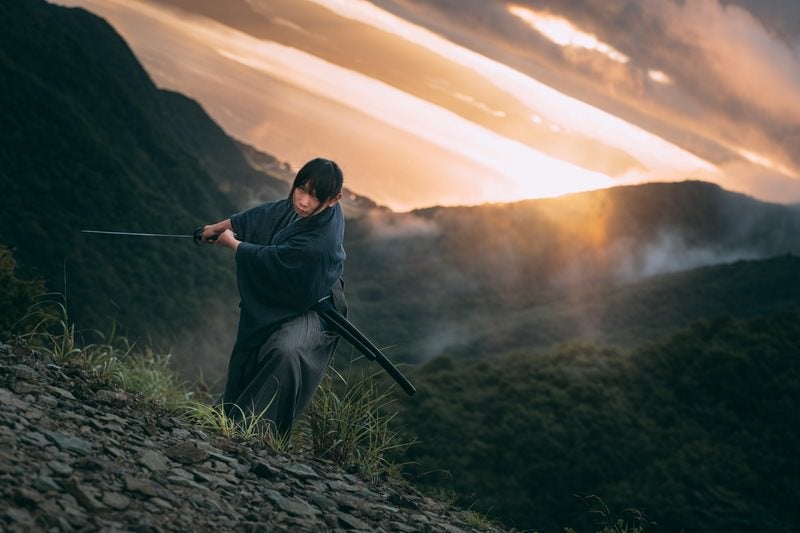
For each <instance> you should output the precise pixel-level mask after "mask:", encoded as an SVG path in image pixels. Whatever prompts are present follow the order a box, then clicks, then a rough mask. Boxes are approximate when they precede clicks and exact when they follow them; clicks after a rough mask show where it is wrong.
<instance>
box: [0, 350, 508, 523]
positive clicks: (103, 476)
mask: <svg viewBox="0 0 800 533" xmlns="http://www.w3.org/2000/svg"><path fill="white" fill-rule="evenodd" d="M0 402H2V406H3V409H2V411H0V529H2V530H3V531H14V532H17V531H18V532H30V531H52V530H58V531H94V530H103V531H179V532H185V531H286V532H293V531H333V530H360V531H379V530H380V531H387V532H388V531H397V532H406V533H408V532H413V531H450V532H457V531H476V530H475V529H474V528H472V527H470V526H469V525H467V523H466V516H465V514H464V513H463V512H461V511H458V510H455V509H451V508H449V507H448V506H447V505H445V504H443V503H441V502H438V501H435V500H432V499H431V498H428V497H425V496H423V495H421V494H419V493H418V492H416V491H415V490H413V489H412V488H410V487H409V486H408V485H406V484H404V483H401V482H399V481H397V480H391V479H385V480H381V481H377V482H368V481H365V480H363V479H360V478H358V477H356V476H353V475H351V474H347V473H345V472H342V471H340V470H339V469H337V468H336V467H334V466H332V465H331V464H329V463H324V462H320V461H315V460H310V459H307V458H303V457H296V456H289V455H280V454H275V453H273V452H270V451H267V450H264V449H255V448H252V447H247V446H243V445H240V444H237V443H235V442H232V441H228V440H225V439H221V438H215V437H213V436H211V435H208V434H205V433H203V432H201V431H198V430H196V429H193V428H192V427H189V426H187V425H186V424H184V423H183V422H182V421H181V420H180V419H178V418H176V416H175V415H174V414H172V413H169V412H164V411H161V410H159V409H157V408H154V407H153V406H151V405H145V404H142V403H139V402H138V401H136V399H135V398H133V397H131V396H130V395H128V394H126V393H122V392H119V391H116V390H112V389H109V388H108V386H107V385H104V384H102V383H100V382H97V381H94V380H92V379H90V378H88V377H87V375H86V374H85V373H84V372H83V371H81V370H79V369H77V368H75V367H59V366H57V365H54V364H52V361H47V360H44V359H41V358H38V357H36V356H33V355H31V354H30V353H26V352H24V351H22V350H21V349H15V348H11V347H10V346H8V345H5V344H0ZM484 530H485V529H484ZM489 530H490V531H495V529H493V528H490V529H489Z"/></svg>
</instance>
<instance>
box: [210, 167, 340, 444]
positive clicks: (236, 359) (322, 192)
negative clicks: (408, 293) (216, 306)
mask: <svg viewBox="0 0 800 533" xmlns="http://www.w3.org/2000/svg"><path fill="white" fill-rule="evenodd" d="M342 183H343V174H342V171H341V169H340V168H339V166H338V165H337V164H336V163H335V162H333V161H330V160H328V159H322V158H317V159H313V160H311V161H309V162H308V163H306V164H305V165H304V166H303V168H301V169H300V171H299V172H298V173H297V176H296V177H295V180H294V183H293V184H292V188H291V191H290V192H289V196H288V197H287V198H284V199H283V200H279V201H277V202H271V203H265V204H262V205H259V206H257V207H253V208H251V209H248V210H246V211H243V212H241V213H237V214H235V215H232V216H231V217H230V218H229V219H226V220H223V221H221V222H218V223H216V224H210V225H207V226H204V227H203V232H202V240H203V242H209V243H211V242H213V243H216V244H218V245H220V246H225V247H228V248H230V249H232V250H234V252H235V257H236V278H237V283H238V287H239V296H240V303H239V307H240V315H239V326H238V330H237V333H236V342H235V344H234V347H233V351H232V353H231V357H230V361H229V363H228V375H227V378H226V382H225V391H224V393H223V395H222V397H221V399H220V401H221V403H222V405H223V408H224V409H225V412H226V414H227V415H228V416H230V417H232V418H233V419H236V420H238V419H241V417H242V415H246V416H252V415H253V414H256V415H259V414H261V413H262V412H263V413H264V418H263V420H265V421H267V423H271V424H274V427H275V428H276V429H277V430H278V432H280V433H287V432H288V431H289V430H290V429H291V427H292V424H293V423H294V422H295V420H297V418H298V417H299V416H300V414H301V413H302V412H303V410H304V409H305V408H306V407H307V406H308V404H309V403H310V402H311V399H312V398H313V396H314V393H315V392H316V390H317V388H318V387H319V384H320V382H321V381H322V378H323V377H324V375H325V372H326V371H327V368H328V365H329V364H330V361H331V358H332V356H333V352H334V350H335V348H336V344H337V341H338V338H339V337H338V335H337V334H335V333H333V332H331V331H329V330H328V328H327V327H326V323H325V322H324V320H323V319H322V317H321V316H320V315H319V314H317V312H316V311H315V310H314V309H313V307H314V306H315V304H317V303H318V302H319V301H320V300H321V299H323V298H325V297H331V300H332V303H333V305H334V307H335V308H336V309H337V310H338V311H339V312H340V313H342V314H345V313H346V302H345V298H344V290H343V288H344V284H343V282H342V280H341V275H342V272H343V264H344V260H345V251H344V246H343V243H342V241H343V239H344V215H343V214H342V207H341V205H340V204H339V200H340V199H341V196H342V193H341V191H342Z"/></svg>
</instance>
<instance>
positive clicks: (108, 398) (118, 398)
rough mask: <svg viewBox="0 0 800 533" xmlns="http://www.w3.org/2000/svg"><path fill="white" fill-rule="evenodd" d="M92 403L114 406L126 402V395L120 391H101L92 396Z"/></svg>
mask: <svg viewBox="0 0 800 533" xmlns="http://www.w3.org/2000/svg"><path fill="white" fill-rule="evenodd" d="M94 401H96V402H100V403H106V404H110V405H116V404H121V403H125V402H126V401H128V395H127V394H125V393H124V392H120V391H110V390H106V389H101V390H99V391H97V392H96V393H95V394H94Z"/></svg>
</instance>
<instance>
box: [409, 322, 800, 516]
mask: <svg viewBox="0 0 800 533" xmlns="http://www.w3.org/2000/svg"><path fill="white" fill-rule="evenodd" d="M411 376H412V380H413V381H414V383H415V384H416V385H417V388H418V394H417V395H416V396H414V398H412V399H409V400H407V401H403V402H401V403H399V404H398V405H400V406H401V407H403V409H402V410H401V412H402V416H401V419H402V422H403V423H404V424H405V425H406V426H407V430H408V432H409V433H410V434H413V435H415V436H416V437H417V438H418V439H419V440H418V443H417V444H416V445H415V446H413V447H412V448H411V449H410V450H409V451H408V452H407V453H406V454H405V455H404V456H403V460H404V461H407V471H408V472H409V475H411V476H412V477H413V478H414V479H415V480H416V482H418V483H421V484H424V485H428V486H429V487H432V488H435V489H436V490H442V489H443V488H447V489H450V490H455V491H457V493H458V494H459V502H460V503H461V504H465V505H469V504H472V505H474V506H475V508H478V509H480V510H482V511H488V512H491V513H492V514H494V515H496V516H500V517H503V518H504V519H505V520H506V523H507V524H509V525H514V526H517V527H520V528H523V529H527V530H530V529H533V530H538V531H561V530H562V529H563V527H564V526H572V527H578V530H579V531H592V529H591V527H592V524H591V522H590V520H591V519H590V518H589V517H588V515H586V512H585V505H584V504H583V502H582V501H581V500H580V499H579V498H576V496H589V495H598V496H600V497H601V498H603V500H604V501H605V502H606V504H608V505H609V507H610V508H611V509H612V510H613V512H615V513H620V512H621V511H623V510H624V509H626V508H631V507H632V508H635V509H637V510H639V511H641V512H643V513H644V515H645V517H646V518H647V519H648V521H652V522H655V523H657V524H658V527H657V528H649V529H648V531H682V530H685V531H698V532H699V531H708V532H719V531H771V532H779V531H792V530H794V529H795V528H796V527H797V525H798V524H800V513H798V511H797V506H796V505H795V503H794V502H795V501H796V500H797V498H798V497H800V471H799V470H798V468H797V458H796V445H795V443H796V442H797V441H798V439H799V438H800V416H798V411H797V409H796V408H795V406H796V405H797V403H798V402H800V312H798V308H797V307H795V310H793V311H786V312H782V313H777V314H773V315H769V316H766V317H762V318H755V319H751V320H745V321H737V320H733V319H730V318H722V319H718V320H712V321H704V322H698V323H696V324H694V325H693V326H692V327H690V328H688V329H686V330H684V331H682V332H680V333H677V334H675V335H674V336H672V337H671V338H669V339H667V340H664V341H662V342H659V343H654V344H649V345H644V346H642V347H640V348H638V349H636V350H632V351H619V350H611V349H600V348H596V347H592V346H590V345H573V346H566V347H562V348H560V349H558V350H554V351H548V352H537V351H531V350H524V349H520V350H518V351H516V352H515V353H513V354H510V355H507V356H504V357H500V358H497V359H489V360H482V361H479V362H472V363H460V362H459V361H458V360H454V359H452V358H441V359H437V360H435V361H433V362H431V363H429V364H428V365H425V366H423V367H421V368H419V369H416V370H414V371H413V372H412V374H411Z"/></svg>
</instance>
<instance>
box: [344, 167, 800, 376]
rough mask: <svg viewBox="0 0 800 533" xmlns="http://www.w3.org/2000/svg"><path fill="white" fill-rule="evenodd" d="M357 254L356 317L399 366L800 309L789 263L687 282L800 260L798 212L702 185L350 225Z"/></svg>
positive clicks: (437, 211)
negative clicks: (722, 316) (713, 317)
mask: <svg viewBox="0 0 800 533" xmlns="http://www.w3.org/2000/svg"><path fill="white" fill-rule="evenodd" d="M348 252H349V259H348V262H347V266H346V272H345V274H346V278H347V279H349V280H352V282H351V283H350V289H351V290H350V291H349V295H350V299H351V301H352V302H353V303H354V305H353V314H354V319H355V320H357V321H359V322H360V323H363V325H364V328H365V329H367V330H368V331H369V332H371V333H372V334H373V335H374V336H375V337H377V339H378V340H379V342H380V343H383V344H386V345H392V348H391V352H392V353H394V354H396V356H397V358H398V359H406V360H417V361H418V360H424V359H427V358H429V357H432V356H436V355H440V354H463V355H475V356H486V355H495V354H497V353H498V352H501V351H504V350H507V349H511V348H515V347H517V346H547V345H552V344H557V343H559V342H563V341H568V340H574V339H584V340H600V341H603V342H614V343H623V344H635V343H637V342H640V341H643V340H648V339H649V338H651V336H652V335H659V334H664V333H669V332H670V331H671V329H672V328H674V327H678V326H682V325H685V324H686V323H687V320H688V319H689V318H700V317H705V316H709V315H708V314H707V313H712V314H718V313H731V314H732V315H734V316H750V315H751V314H752V313H753V312H754V309H760V310H769V309H771V306H773V305H775V306H781V305H784V304H786V303H787V302H791V301H796V298H797V296H798V292H800V288H799V287H798V282H797V281H796V280H797V279H798V276H796V275H795V273H796V272H797V259H796V258H792V257H785V258H784V259H783V260H781V261H776V262H773V263H766V264H757V263H754V264H749V265H748V264H746V263H742V264H739V265H738V266H735V265H734V266H731V268H728V269H721V270H707V269H704V270H699V271H697V272H696V273H694V274H691V275H686V276H681V275H679V274H678V273H679V272H684V271H689V270H692V269H695V268H701V267H704V266H708V265H716V264H725V263H734V262H737V261H744V260H755V259H762V258H769V257H775V256H786V255H787V254H800V209H798V208H797V207H796V206H783V205H777V204H770V203H765V202H761V201H758V200H755V199H753V198H750V197H747V196H744V195H740V194H735V193H731V192H729V191H725V190H723V189H721V188H720V187H718V186H716V185H711V184H708V183H703V182H696V181H687V182H683V183H658V184H646V185H637V186H629V187H618V188H612V189H607V190H602V191H593V192H586V193H579V194H574V195H569V196H564V197H560V198H555V199H546V200H530V201H525V202H517V203H512V204H500V205H484V206H477V207H458V208H432V209H426V210H420V211H414V212H411V213H407V214H393V213H378V212H374V213H372V214H370V215H368V216H365V217H362V218H361V219H359V220H357V221H353V222H352V223H351V224H350V225H349V226H348ZM669 273H675V276H672V277H670V276H667V274H669ZM653 276H661V277H658V278H654V279H653V280H652V281H648V279H649V278H650V277H653ZM767 286H768V287H767ZM762 289H769V290H767V291H764V290H762ZM749 299H750V300H753V301H755V302H757V305H755V306H753V305H751V303H750V301H749ZM793 299H794V300H793Z"/></svg>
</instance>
